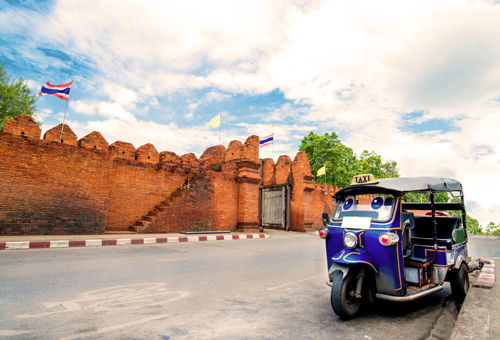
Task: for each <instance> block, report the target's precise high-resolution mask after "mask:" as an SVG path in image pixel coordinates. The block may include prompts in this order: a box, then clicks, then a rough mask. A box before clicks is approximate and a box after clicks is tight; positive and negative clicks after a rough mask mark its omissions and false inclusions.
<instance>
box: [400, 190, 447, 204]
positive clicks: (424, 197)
mask: <svg viewBox="0 0 500 340" xmlns="http://www.w3.org/2000/svg"><path fill="white" fill-rule="evenodd" d="M405 198H406V202H430V201H431V198H430V195H429V194H420V193H418V192H408V193H406V194H405ZM449 200H450V196H449V195H448V193H447V192H436V193H435V194H434V202H436V203H447V202H448V201H449Z"/></svg>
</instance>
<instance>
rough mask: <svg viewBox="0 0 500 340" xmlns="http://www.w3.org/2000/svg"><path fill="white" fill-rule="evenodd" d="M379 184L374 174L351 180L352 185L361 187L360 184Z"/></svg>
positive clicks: (359, 176) (358, 176) (355, 177)
mask: <svg viewBox="0 0 500 340" xmlns="http://www.w3.org/2000/svg"><path fill="white" fill-rule="evenodd" d="M376 183H378V179H376V178H375V176H373V175H372V174H363V175H356V176H354V177H353V178H352V180H351V183H350V184H351V185H359V184H376Z"/></svg>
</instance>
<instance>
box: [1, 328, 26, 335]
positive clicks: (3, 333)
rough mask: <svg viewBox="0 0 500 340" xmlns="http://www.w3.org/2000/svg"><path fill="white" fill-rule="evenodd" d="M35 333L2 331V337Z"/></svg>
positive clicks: (13, 330) (12, 330)
mask: <svg viewBox="0 0 500 340" xmlns="http://www.w3.org/2000/svg"><path fill="white" fill-rule="evenodd" d="M32 332H33V331H21V330H17V329H0V336H16V335H23V334H28V333H32Z"/></svg>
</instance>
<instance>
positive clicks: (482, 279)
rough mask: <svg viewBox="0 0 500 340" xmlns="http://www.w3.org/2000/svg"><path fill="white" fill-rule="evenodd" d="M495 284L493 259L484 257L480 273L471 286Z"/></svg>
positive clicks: (491, 285)
mask: <svg viewBox="0 0 500 340" xmlns="http://www.w3.org/2000/svg"><path fill="white" fill-rule="evenodd" d="M494 285H495V260H493V259H485V260H484V265H483V268H482V269H481V273H479V277H478V278H477V280H476V282H474V284H473V287H479V288H490V289H491V288H493V286H494Z"/></svg>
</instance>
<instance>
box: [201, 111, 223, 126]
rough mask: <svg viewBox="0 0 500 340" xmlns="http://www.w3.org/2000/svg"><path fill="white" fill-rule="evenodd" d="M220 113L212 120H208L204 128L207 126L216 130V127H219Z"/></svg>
mask: <svg viewBox="0 0 500 340" xmlns="http://www.w3.org/2000/svg"><path fill="white" fill-rule="evenodd" d="M220 115H221V114H220V113H219V114H218V115H217V116H215V117H213V118H212V119H210V121H209V122H208V123H205V125H206V126H209V127H213V128H216V127H219V126H220Z"/></svg>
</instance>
